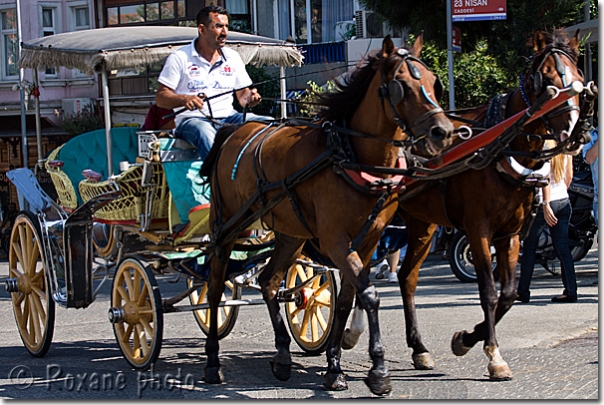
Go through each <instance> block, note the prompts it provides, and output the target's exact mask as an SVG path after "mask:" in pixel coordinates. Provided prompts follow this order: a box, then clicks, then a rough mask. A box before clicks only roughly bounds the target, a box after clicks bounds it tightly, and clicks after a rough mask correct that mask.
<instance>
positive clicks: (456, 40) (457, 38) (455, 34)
mask: <svg viewBox="0 0 604 405" xmlns="http://www.w3.org/2000/svg"><path fill="white" fill-rule="evenodd" d="M451 34H452V38H451V39H452V41H451V48H453V50H454V51H455V52H461V29H460V28H459V27H453V30H452V31H451Z"/></svg>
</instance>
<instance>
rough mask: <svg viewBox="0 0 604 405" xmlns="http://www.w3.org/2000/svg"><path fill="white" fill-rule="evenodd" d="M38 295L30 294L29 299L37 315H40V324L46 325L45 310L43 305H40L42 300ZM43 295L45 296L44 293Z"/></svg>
mask: <svg viewBox="0 0 604 405" xmlns="http://www.w3.org/2000/svg"><path fill="white" fill-rule="evenodd" d="M38 297H39V296H38ZM38 297H35V296H34V295H33V294H32V295H31V299H32V302H33V303H34V306H35V307H36V311H37V312H38V316H39V317H40V320H41V321H42V324H43V325H46V311H45V310H44V307H43V306H42V302H41V301H40V300H39V299H38ZM45 297H46V295H45Z"/></svg>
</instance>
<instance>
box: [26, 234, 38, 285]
mask: <svg viewBox="0 0 604 405" xmlns="http://www.w3.org/2000/svg"><path fill="white" fill-rule="evenodd" d="M28 255H29V256H27V259H28V260H27V269H28V270H29V275H30V277H31V278H34V277H35V276H36V270H37V268H38V266H37V265H38V258H39V256H40V251H39V250H38V244H37V243H35V242H34V243H32V244H31V249H30V251H29V252H28Z"/></svg>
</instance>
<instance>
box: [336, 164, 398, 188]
mask: <svg viewBox="0 0 604 405" xmlns="http://www.w3.org/2000/svg"><path fill="white" fill-rule="evenodd" d="M396 167H397V168H398V169H406V168H407V161H406V159H405V158H404V157H399V158H398V160H397V162H396ZM344 172H345V173H346V175H348V177H349V178H350V179H351V180H352V181H353V182H354V183H356V184H358V185H359V186H361V187H362V188H364V189H365V190H368V191H369V192H370V193H371V194H376V193H378V192H380V191H385V190H387V189H390V190H392V192H394V193H399V194H400V193H402V192H403V191H405V188H406V186H405V176H403V175H402V174H399V175H396V176H392V177H391V178H389V179H384V178H381V177H376V176H372V175H371V174H369V173H367V172H361V171H356V170H351V169H344Z"/></svg>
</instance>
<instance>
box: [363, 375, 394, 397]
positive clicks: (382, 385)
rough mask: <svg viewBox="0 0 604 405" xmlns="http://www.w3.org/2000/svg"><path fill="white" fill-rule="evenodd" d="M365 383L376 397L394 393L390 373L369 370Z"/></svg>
mask: <svg viewBox="0 0 604 405" xmlns="http://www.w3.org/2000/svg"><path fill="white" fill-rule="evenodd" d="M364 381H365V384H366V385H367V386H368V387H369V389H370V390H371V392H372V393H373V394H374V395H380V396H384V395H388V394H390V392H392V384H391V383H390V373H388V372H385V373H384V372H380V371H377V370H369V373H368V374H367V377H366V378H365V380H364Z"/></svg>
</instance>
